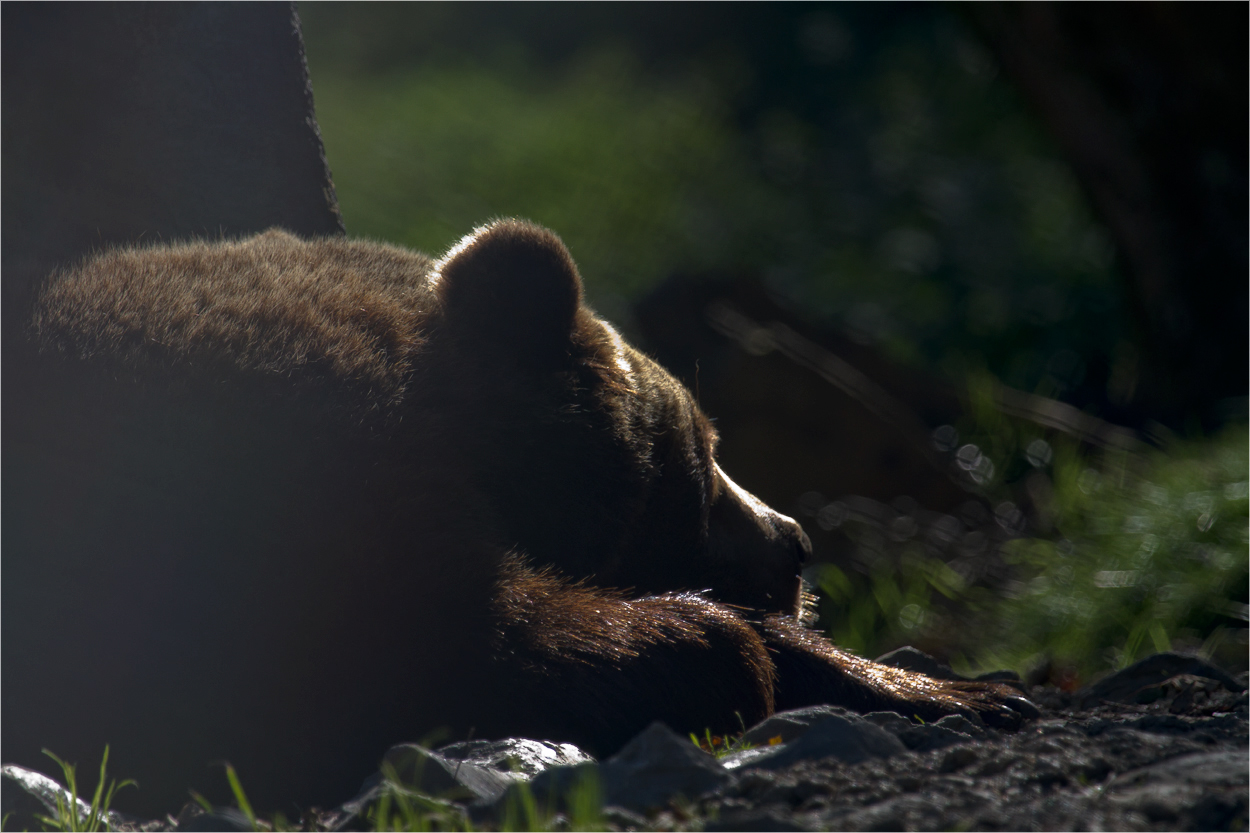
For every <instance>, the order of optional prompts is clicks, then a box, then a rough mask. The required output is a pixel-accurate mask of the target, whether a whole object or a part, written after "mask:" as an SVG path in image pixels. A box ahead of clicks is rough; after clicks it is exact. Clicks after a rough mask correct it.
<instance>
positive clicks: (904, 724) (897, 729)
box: [864, 712, 916, 735]
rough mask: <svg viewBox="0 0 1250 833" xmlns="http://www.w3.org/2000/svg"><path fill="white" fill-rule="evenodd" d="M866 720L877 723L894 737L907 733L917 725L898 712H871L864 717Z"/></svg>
mask: <svg viewBox="0 0 1250 833" xmlns="http://www.w3.org/2000/svg"><path fill="white" fill-rule="evenodd" d="M864 720H867V721H868V722H869V723H875V724H876V725H878V726H880V727H881V728H882V729H885V730H886V731H887V732H889V733H891V734H894V735H898V734H901V733H903V732H906V731H907V730H908V729H910V728H911V727H913V726H915V725H916V724H915V723H912V722H911V721H910V720H908V719H907V718H905V717H903V716H902V715H901V714H899V713H898V712H869V713H868V714H866V715H864Z"/></svg>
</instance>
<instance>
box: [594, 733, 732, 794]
mask: <svg viewBox="0 0 1250 833" xmlns="http://www.w3.org/2000/svg"><path fill="white" fill-rule="evenodd" d="M599 772H600V776H601V777H602V779H603V782H602V783H603V792H604V802H605V803H606V804H614V805H617V806H620V807H624V808H625V809H627V810H634V811H638V812H646V811H647V810H649V809H652V808H655V807H661V806H664V805H665V804H667V803H668V802H669V800H671V799H672V798H674V797H677V796H684V797H686V798H691V799H693V798H695V797H697V796H699V795H702V794H703V793H706V792H710V791H712V790H715V789H717V788H719V787H722V786H724V785H725V784H727V783H729V782H730V781H731V780H732V779H733V776H732V775H730V773H729V771H728V770H726V769H725V767H724V766H722V765H721V764H720V762H719V761H717V760H716V759H715V758H714V757H712V756H711V755H709V754H707V753H706V752H704V751H703V750H701V749H699V747H697V746H695V745H694V744H693V743H691V742H690V740H689V739H688V738H682V737H679V736H678V735H677V734H676V733H675V732H673V730H672V729H669V728H668V727H667V726H665V725H664V724H663V723H658V722H657V723H652V724H651V725H650V726H649V727H648V728H647V729H645V730H644V731H643V732H642V733H641V734H639V735H638V736H637V737H635V738H634V739H633V740H631V741H630V742H629V743H627V744H626V745H625V747H624V748H623V749H621V751H620V752H618V753H616V755H614V756H612V757H611V758H609V759H608V760H607V761H605V762H604V763H603V764H602V766H600V768H599Z"/></svg>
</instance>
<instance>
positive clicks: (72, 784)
mask: <svg viewBox="0 0 1250 833" xmlns="http://www.w3.org/2000/svg"><path fill="white" fill-rule="evenodd" d="M43 754H45V755H47V756H48V757H49V758H51V759H52V760H54V761H56V763H57V766H59V767H60V768H61V773H62V774H63V776H64V778H65V788H66V789H67V790H68V791H69V794H70V799H69V801H68V803H67V802H65V801H64V800H63V799H62V797H61V796H60V795H58V796H57V800H56V815H55V816H52V817H49V816H38V817H37V818H38V819H39V821H40V822H42V823H43V824H45V825H47V826H48V827H49V828H51V829H53V830H66V831H96V830H109V829H110V828H109V825H108V813H109V805H110V804H112V801H113V794H114V793H115V792H117V790H120V789H123V788H125V787H138V784H136V783H135V782H134V781H132V780H130V779H126V780H124V781H122V782H121V783H120V784H119V783H117V780H116V779H114V780H112V781H109V780H108V775H107V771H108V761H109V748H108V745H107V744H106V745H105V747H104V756H103V757H102V758H101V759H100V777H99V779H98V781H97V782H96V788H95V793H94V794H93V795H92V796H91V805H90V807H89V808H88V810H87V814H86V815H85V816H83V815H82V814H81V808H80V807H79V805H78V777H77V766H76V765H75V764H71V763H66V762H65V761H63V760H61V759H60V758H58V757H57V756H56V755H55V754H53V753H52V752H50V751H49V750H47V749H45V750H43ZM106 782H107V784H108V786H107V787H105V783H106ZM6 819H7V816H6Z"/></svg>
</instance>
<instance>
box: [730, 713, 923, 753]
mask: <svg viewBox="0 0 1250 833" xmlns="http://www.w3.org/2000/svg"><path fill="white" fill-rule="evenodd" d="M890 714H894V712H890ZM835 715H836V716H838V717H845V718H848V719H849V718H852V717H854V716H855V715H854V712H851V711H848V710H847V709H844V708H842V707H840V706H808V707H807V708H804V709H792V710H790V711H788V712H777V713H776V714H774V715H773V716H772V717H770V718H768V719H766V720H764V721H763V722H762V723H757V724H756V725H755V726H752V727H751V728H750V729H748V730H747V731H746V733H745V734H743V735H742V739H741V740H740V741H739V743H744V744H750V745H751V746H768V745H769V742H770V741H771V740H772V739H773V738H775V737H780V738H781V742H782V743H788V742H790V741H792V740H794V739H795V738H797V737H799V735H802V734H803V733H804V732H806V731H807V730H808V729H810V728H811V727H812V726H813V725H814V724H816V723H819V722H821V721H822V720H824V719H825V718H827V717H832V716H835ZM897 716H898V715H895V717H897ZM902 719H903V720H906V718H902Z"/></svg>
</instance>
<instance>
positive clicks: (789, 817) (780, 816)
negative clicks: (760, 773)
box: [703, 810, 812, 832]
mask: <svg viewBox="0 0 1250 833" xmlns="http://www.w3.org/2000/svg"><path fill="white" fill-rule="evenodd" d="M703 829H704V830H707V831H709V832H710V831H720V830H731V831H732V830H760V831H764V830H770V831H771V830H787V831H788V830H811V829H812V828H810V827H804V826H803V825H801V824H799V822H798V820H797V819H796V818H795V816H794V814H793V813H785V812H779V811H776V810H772V811H764V812H760V811H757V810H745V811H741V812H737V813H727V814H726V815H725V816H724V817H723V818H719V819H716V820H715V821H710V822H708V823H707V824H706V825H705V826H704V827H703Z"/></svg>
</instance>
